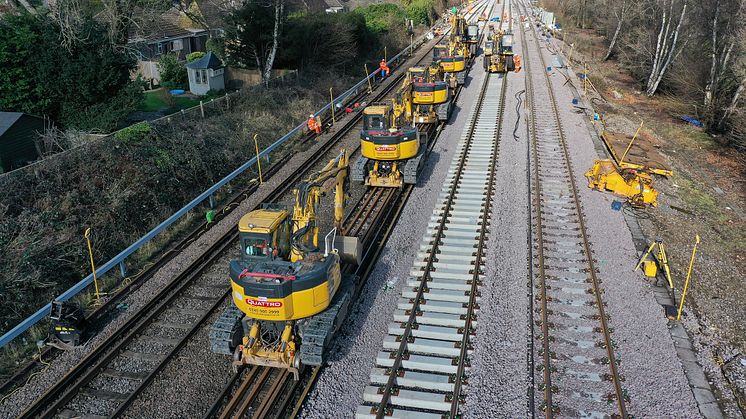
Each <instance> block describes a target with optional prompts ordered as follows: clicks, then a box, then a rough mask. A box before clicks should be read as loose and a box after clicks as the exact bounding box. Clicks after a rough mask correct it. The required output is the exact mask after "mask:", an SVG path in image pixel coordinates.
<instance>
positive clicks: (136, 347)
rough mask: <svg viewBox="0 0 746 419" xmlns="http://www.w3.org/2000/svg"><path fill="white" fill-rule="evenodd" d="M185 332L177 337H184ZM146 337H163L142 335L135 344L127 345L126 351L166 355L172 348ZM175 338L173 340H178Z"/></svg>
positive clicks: (152, 334)
mask: <svg viewBox="0 0 746 419" xmlns="http://www.w3.org/2000/svg"><path fill="white" fill-rule="evenodd" d="M185 333H186V332H185V331H183V330H182V331H181V333H180V334H179V335H178V337H182V336H184V334H185ZM148 336H158V337H164V336H162V335H156V334H154V333H151V334H146V335H142V337H141V338H140V339H138V340H137V341H136V342H132V343H131V344H130V345H127V350H128V351H131V352H137V353H141V354H163V355H165V354H167V353H168V352H169V351H171V349H172V348H173V345H168V344H164V343H160V342H154V341H151V340H149V339H148ZM178 337H177V338H175V339H178ZM171 339H174V338H171Z"/></svg>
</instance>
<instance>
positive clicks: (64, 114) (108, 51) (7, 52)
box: [0, 14, 140, 130]
mask: <svg viewBox="0 0 746 419" xmlns="http://www.w3.org/2000/svg"><path fill="white" fill-rule="evenodd" d="M78 37H79V40H77V41H75V42H74V43H72V44H71V45H69V46H68V47H66V48H63V47H61V46H60V38H61V34H60V28H59V25H58V24H57V23H56V22H54V21H52V20H51V19H50V18H49V17H47V16H31V15H27V14H22V15H13V14H6V15H3V16H2V17H0V63H2V64H0V67H1V68H2V71H0V73H1V74H2V75H1V76H0V109H2V110H8V111H24V112H27V113H31V114H37V115H41V114H45V115H48V116H50V117H51V118H52V119H53V120H55V121H56V122H58V123H61V124H62V125H63V127H64V128H78V129H100V130H110V129H113V128H114V127H116V125H117V124H118V123H119V121H120V120H121V119H122V118H123V117H124V116H125V115H127V114H128V113H129V112H132V111H133V110H134V109H135V108H136V106H137V104H138V102H139V100H138V96H139V94H140V93H139V88H138V87H137V86H136V85H132V82H131V81H130V72H131V71H132V70H133V69H134V68H135V60H134V58H133V57H132V56H131V55H130V54H129V52H127V51H125V50H124V49H120V48H116V47H115V46H113V45H112V44H111V43H110V42H109V37H108V32H107V28H106V27H105V26H104V25H102V24H100V23H98V22H96V21H95V20H93V19H92V18H89V17H86V18H84V20H83V22H82V23H81V26H80V33H79V34H78Z"/></svg>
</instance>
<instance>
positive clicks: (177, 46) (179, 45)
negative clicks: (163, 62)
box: [171, 39, 184, 51]
mask: <svg viewBox="0 0 746 419" xmlns="http://www.w3.org/2000/svg"><path fill="white" fill-rule="evenodd" d="M182 49H184V42H183V41H182V40H181V39H175V40H173V41H171V50H172V51H181V50H182Z"/></svg>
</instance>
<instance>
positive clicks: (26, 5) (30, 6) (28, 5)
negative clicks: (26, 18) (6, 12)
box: [17, 0, 36, 15]
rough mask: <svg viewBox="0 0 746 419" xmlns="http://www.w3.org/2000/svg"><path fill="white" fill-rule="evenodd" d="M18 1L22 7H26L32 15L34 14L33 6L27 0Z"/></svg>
mask: <svg viewBox="0 0 746 419" xmlns="http://www.w3.org/2000/svg"><path fill="white" fill-rule="evenodd" d="M17 1H18V3H20V4H21V6H23V8H24V9H26V11H27V12H29V13H31V14H32V15H35V14H36V9H34V6H32V5H31V4H30V3H29V2H28V1H26V0H17Z"/></svg>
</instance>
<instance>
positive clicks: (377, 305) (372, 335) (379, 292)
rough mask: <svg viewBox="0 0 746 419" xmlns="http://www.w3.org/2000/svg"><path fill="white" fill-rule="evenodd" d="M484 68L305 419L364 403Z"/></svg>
mask: <svg viewBox="0 0 746 419" xmlns="http://www.w3.org/2000/svg"><path fill="white" fill-rule="evenodd" d="M483 76H484V71H483V70H482V68H481V66H480V65H478V63H477V65H474V66H473V67H472V69H471V71H470V74H469V77H467V83H468V85H467V88H466V89H463V90H462V92H461V96H460V97H459V100H458V103H457V106H456V109H455V110H454V113H453V116H452V118H451V122H450V123H449V125H448V126H447V127H446V128H445V129H444V130H443V132H442V133H441V135H440V137H439V139H438V142H437V144H436V145H435V147H434V148H433V151H432V153H431V154H430V157H429V158H428V162H427V163H426V166H425V169H424V171H423V176H422V178H423V179H424V181H423V182H422V183H421V184H420V185H418V187H417V188H415V190H414V192H413V193H412V195H411V196H410V198H409V201H408V202H407V204H406V206H405V208H404V210H403V212H402V215H401V218H400V220H399V223H398V224H397V225H396V227H395V228H394V230H393V232H392V234H391V237H390V238H389V240H388V242H387V244H386V247H385V248H384V250H383V252H382V253H381V256H380V258H379V260H378V262H377V264H376V267H375V269H374V270H373V271H372V272H371V275H370V277H369V278H368V282H367V283H366V285H365V287H364V288H363V290H362V291H361V293H360V298H359V299H358V302H357V304H356V305H355V306H354V307H353V309H352V312H351V313H350V317H349V319H348V321H347V323H346V324H345V325H344V326H343V327H342V329H341V330H340V332H339V333H338V335H337V337H336V338H335V342H334V346H333V347H332V349H331V351H330V359H329V362H328V365H327V366H326V367H325V368H324V369H323V370H322V372H321V373H320V375H319V377H318V380H317V383H316V386H315V387H314V389H313V390H312V391H311V393H310V394H309V396H308V399H307V401H306V403H305V405H304V409H303V411H302V412H301V416H302V417H325V418H328V417H351V416H353V415H354V412H355V409H356V407H357V405H358V404H360V403H361V402H362V396H363V390H364V389H365V386H366V385H367V384H368V380H369V377H368V374H369V372H370V370H371V368H373V367H374V364H375V362H374V361H375V356H376V353H377V352H378V350H379V349H380V347H381V342H383V338H384V336H386V326H387V324H388V323H389V321H390V320H391V316H392V313H393V311H394V309H395V307H396V302H397V300H398V298H399V296H400V295H401V287H402V284H404V282H405V281H404V280H405V279H406V278H407V276H408V274H409V269H410V267H411V266H412V261H413V260H414V257H415V252H416V249H415V247H414V246H413V244H414V243H415V242H416V240H417V239H418V238H419V237H421V236H422V232H424V231H425V228H426V226H427V223H428V221H429V218H430V214H431V212H430V211H429V209H430V208H433V206H434V205H435V203H436V201H437V197H438V193H439V192H440V188H441V186H442V185H443V182H444V179H445V175H446V172H447V170H448V167H449V165H450V162H451V159H452V157H453V152H454V151H455V144H456V143H457V142H458V140H459V138H460V135H461V132H462V130H463V128H464V125H465V123H466V117H467V115H468V113H469V110H471V107H472V106H473V104H474V102H475V100H476V97H477V95H478V93H479V92H478V90H479V86H480V85H481V82H482V78H483ZM469 86H470V87H469Z"/></svg>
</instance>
